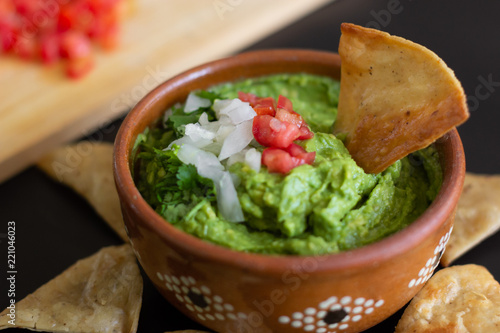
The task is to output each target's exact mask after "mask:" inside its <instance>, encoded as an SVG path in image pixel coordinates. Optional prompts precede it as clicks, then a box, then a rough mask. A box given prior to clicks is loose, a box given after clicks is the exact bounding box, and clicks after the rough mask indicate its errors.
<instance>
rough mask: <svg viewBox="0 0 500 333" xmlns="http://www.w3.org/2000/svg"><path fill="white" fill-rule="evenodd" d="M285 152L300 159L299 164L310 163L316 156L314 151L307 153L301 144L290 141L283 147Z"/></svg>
mask: <svg viewBox="0 0 500 333" xmlns="http://www.w3.org/2000/svg"><path fill="white" fill-rule="evenodd" d="M285 151H286V152H288V153H289V154H290V156H292V157H295V158H297V159H299V160H300V164H299V165H302V164H312V163H313V162H314V159H315V158H316V152H314V151H313V152H310V153H308V152H307V151H306V150H305V149H304V148H302V146H299V145H298V144H296V143H292V144H291V145H290V146H288V147H287V148H286V149H285Z"/></svg>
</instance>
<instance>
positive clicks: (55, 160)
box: [37, 141, 128, 242]
mask: <svg viewBox="0 0 500 333" xmlns="http://www.w3.org/2000/svg"><path fill="white" fill-rule="evenodd" d="M37 165H38V167H39V168H40V169H42V170H43V171H44V172H46V173H47V174H48V175H49V176H51V177H52V178H54V179H55V180H57V181H59V182H62V183H63V184H65V185H67V186H69V187H71V188H72V189H73V190H75V191H76V192H77V193H79V194H80V195H82V196H83V197H84V198H85V199H86V200H87V201H88V202H89V203H90V204H91V205H92V207H94V209H95V210H96V212H97V213H98V214H99V215H100V216H101V217H102V218H103V219H104V220H105V221H106V222H107V223H108V224H109V225H110V226H111V228H113V230H114V231H115V232H116V233H117V234H118V235H119V236H120V237H121V238H122V239H123V240H124V241H126V242H128V237H127V232H126V230H125V225H124V223H123V218H122V214H121V210H120V200H119V199H118V193H117V192H116V187H115V182H114V178H113V145H112V144H111V143H105V142H102V143H95V142H90V141H82V142H80V143H77V144H74V145H69V146H65V147H61V148H58V149H55V150H53V151H52V152H50V153H48V154H47V155H45V156H44V157H42V159H41V160H40V161H39V162H38V163H37Z"/></svg>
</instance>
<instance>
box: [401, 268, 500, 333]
mask: <svg viewBox="0 0 500 333" xmlns="http://www.w3.org/2000/svg"><path fill="white" fill-rule="evenodd" d="M499 330H500V284H499V283H498V282H497V281H495V279H494V278H493V276H492V275H491V274H490V273H489V272H488V270H487V269H486V268H484V267H482V266H477V265H465V266H453V267H448V268H445V269H442V270H440V271H438V272H437V273H436V274H435V275H434V276H433V277H432V278H431V279H430V280H429V281H428V282H427V284H426V285H425V286H424V287H423V288H422V289H421V290H420V291H419V292H418V294H417V295H416V296H415V297H414V298H413V300H412V301H411V302H410V304H409V305H408V307H407V308H406V310H405V312H404V313H403V316H402V317H401V319H400V320H399V323H398V325H397V327H396V333H399V332H419V333H425V332H429V333H431V332H432V333H437V332H498V331H499Z"/></svg>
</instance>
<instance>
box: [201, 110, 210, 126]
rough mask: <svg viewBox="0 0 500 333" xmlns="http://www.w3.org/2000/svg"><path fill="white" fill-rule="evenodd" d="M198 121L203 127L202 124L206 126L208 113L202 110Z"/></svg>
mask: <svg viewBox="0 0 500 333" xmlns="http://www.w3.org/2000/svg"><path fill="white" fill-rule="evenodd" d="M198 123H199V124H200V125H201V126H202V127H203V126H206V125H208V124H210V122H209V121H208V114H207V113H206V112H203V113H202V114H201V116H200V118H199V119H198Z"/></svg>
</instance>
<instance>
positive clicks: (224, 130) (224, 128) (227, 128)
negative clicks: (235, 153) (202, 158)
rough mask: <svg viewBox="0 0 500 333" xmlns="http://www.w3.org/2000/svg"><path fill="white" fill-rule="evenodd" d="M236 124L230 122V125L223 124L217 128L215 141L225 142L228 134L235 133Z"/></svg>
mask: <svg viewBox="0 0 500 333" xmlns="http://www.w3.org/2000/svg"><path fill="white" fill-rule="evenodd" d="M235 128H236V126H234V125H232V124H229V125H221V126H220V127H219V129H218V130H217V133H216V135H215V141H216V142H224V141H225V140H226V138H227V136H228V135H229V134H231V133H233V131H234V129H235Z"/></svg>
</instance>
